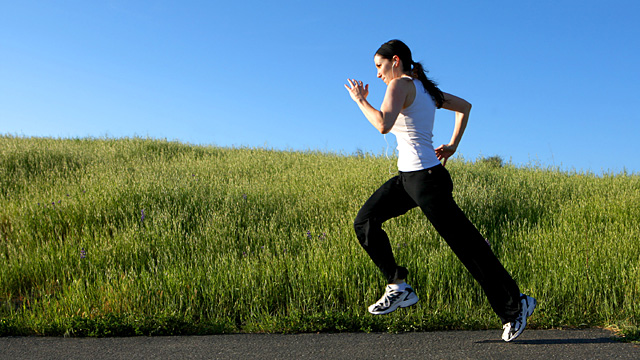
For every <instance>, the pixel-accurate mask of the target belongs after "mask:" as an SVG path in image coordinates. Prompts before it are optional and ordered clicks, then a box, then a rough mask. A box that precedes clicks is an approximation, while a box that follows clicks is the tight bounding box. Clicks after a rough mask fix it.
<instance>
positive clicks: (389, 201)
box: [354, 176, 416, 284]
mask: <svg viewBox="0 0 640 360" xmlns="http://www.w3.org/2000/svg"><path fill="white" fill-rule="evenodd" d="M414 207H416V203H415V202H414V201H413V200H412V199H411V197H409V195H408V194H407V193H406V192H405V190H404V188H403V186H402V183H401V181H400V177H399V176H396V177H394V178H392V179H390V180H389V181H387V182H386V183H384V184H383V185H382V186H381V187H380V188H379V189H378V190H376V192H375V193H373V195H371V197H370V198H369V199H368V200H367V201H366V202H365V204H364V205H363V206H362V208H361V209H360V211H359V212H358V215H357V216H356V219H355V221H354V229H355V231H356V236H357V237H358V241H359V242H360V244H361V245H362V247H363V248H364V249H365V250H366V252H367V254H369V257H371V260H373V262H374V263H375V264H376V266H378V268H379V269H380V270H381V271H382V274H383V275H384V277H385V278H386V280H387V283H388V284H391V283H393V282H395V281H396V280H398V279H405V278H406V277H407V273H408V271H407V269H406V268H404V267H402V266H398V265H397V264H396V260H395V258H394V256H393V251H392V249H391V244H390V242H389V237H388V236H387V233H386V232H385V231H384V230H382V223H383V222H385V221H387V220H389V219H391V218H393V217H396V216H400V215H402V214H404V213H406V212H407V211H409V210H410V209H412V208H414Z"/></svg>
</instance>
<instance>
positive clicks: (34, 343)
mask: <svg viewBox="0 0 640 360" xmlns="http://www.w3.org/2000/svg"><path fill="white" fill-rule="evenodd" d="M381 358H392V359H393V358H397V359H514V358H526V359H640V346H639V345H635V344H632V343H624V342H620V341H617V340H615V339H613V333H612V332H610V331H607V330H603V329H581V330H527V331H525V333H523V334H522V336H521V337H520V338H518V339H516V340H515V341H514V342H512V343H505V342H503V341H502V340H500V331H498V330H492V331H447V332H441V331H440V332H420V333H403V334H388V333H370V334H365V333H336V334H326V333H321V334H294V335H274V334H257V335H255V334H234V335H213V336H175V337H127V338H62V337H58V338H53V337H4V338H0V359H12V360H14V359H15V360H17V359H91V360H99V359H350V360H352V359H381Z"/></svg>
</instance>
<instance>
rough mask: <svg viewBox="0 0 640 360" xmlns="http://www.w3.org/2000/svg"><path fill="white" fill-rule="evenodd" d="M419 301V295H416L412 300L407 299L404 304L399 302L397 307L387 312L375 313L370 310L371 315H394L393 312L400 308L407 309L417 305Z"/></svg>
mask: <svg viewBox="0 0 640 360" xmlns="http://www.w3.org/2000/svg"><path fill="white" fill-rule="evenodd" d="M413 294H414V295H415V293H413ZM418 300H419V299H418V295H415V296H414V297H412V298H411V299H405V300H403V301H402V302H399V303H398V304H397V305H395V306H392V307H390V308H388V309H387V310H383V311H375V312H374V311H371V310H369V313H371V314H372V315H385V314H388V313H392V312H394V311H396V310H398V308H406V307H409V306H412V305H415V304H416V303H417V302H418Z"/></svg>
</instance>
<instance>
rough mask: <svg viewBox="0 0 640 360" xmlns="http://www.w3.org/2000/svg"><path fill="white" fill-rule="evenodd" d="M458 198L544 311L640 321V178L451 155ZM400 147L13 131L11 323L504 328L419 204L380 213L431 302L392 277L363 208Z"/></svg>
mask: <svg viewBox="0 0 640 360" xmlns="http://www.w3.org/2000/svg"><path fill="white" fill-rule="evenodd" d="M447 167H448V169H449V171H450V172H451V174H452V177H453V179H454V191H455V197H456V199H457V201H458V203H459V205H460V206H461V207H462V208H463V210H465V212H466V213H467V214H468V216H469V217H470V218H471V220H472V221H473V222H474V223H475V224H476V226H477V227H478V228H479V229H480V230H481V232H482V233H483V234H485V235H486V237H487V238H488V239H489V241H490V243H491V247H492V249H493V250H494V252H495V253H496V254H497V256H498V257H499V258H500V260H501V261H502V263H503V264H504V265H505V267H506V268H507V269H508V270H509V271H510V272H511V273H512V275H513V276H514V278H515V279H516V281H517V282H518V284H519V285H520V287H521V290H522V291H523V292H526V293H528V294H531V295H532V296H534V297H536V298H538V300H539V307H538V308H537V310H536V313H535V315H534V316H533V317H532V318H531V319H530V321H531V322H530V325H529V326H532V327H539V328H548V327H574V326H585V325H586V326H614V327H619V328H630V329H637V326H638V323H639V321H640V305H639V303H638V302H637V301H636V299H637V298H638V297H639V295H640V270H639V266H638V264H639V260H640V243H639V241H638V239H639V238H640V225H639V222H638V219H640V207H639V206H638V204H639V203H640V177H639V176H637V175H628V174H622V175H613V174H608V175H603V176H595V175H593V174H582V173H566V172H561V171H557V170H551V169H541V168H535V167H532V168H517V167H514V166H512V165H509V164H507V165H504V166H502V164H497V163H496V162H483V161H478V162H476V163H471V162H467V161H464V160H463V159H458V160H457V161H451V162H449V164H448V165H447ZM388 168H389V160H387V159H384V158H380V157H376V156H371V155H364V156H347V155H337V154H324V153H316V152H287V151H272V150H267V149H250V148H242V149H230V148H217V147H205V146H194V145H187V144H182V143H178V142H168V141H162V140H145V139H137V138H136V139H70V140H56V139H43V138H20V137H12V136H3V137H0V334H4V335H8V334H45V335H61V334H68V335H96V336H104V335H132V334H187V333H190V334H193V333H220V332H237V331H246V332H296V331H411V330H433V329H487V328H498V327H499V326H500V323H499V320H498V318H497V317H496V316H495V315H494V314H493V313H492V311H491V309H490V307H489V305H488V303H487V301H486V299H485V297H484V295H483V294H482V290H481V289H480V288H479V287H478V285H477V284H476V283H475V282H474V281H473V279H472V278H471V276H470V275H469V274H468V273H467V272H466V270H464V268H463V266H462V265H461V264H460V262H459V261H458V260H457V258H456V257H455V256H454V255H453V253H452V252H451V250H450V249H449V248H448V246H447V245H446V243H445V242H444V241H443V240H442V239H441V238H440V237H439V236H438V235H437V233H436V232H435V230H434V229H433V227H432V226H431V225H430V224H429V223H428V221H427V220H426V219H425V217H424V216H423V215H422V214H421V213H420V212H419V211H418V210H413V211H411V212H409V213H408V214H406V215H405V216H403V217H400V218H396V219H393V220H390V221H389V222H387V223H386V226H385V229H386V230H387V231H388V233H389V235H390V237H391V239H392V244H393V246H394V249H395V254H396V258H397V260H398V262H399V263H401V264H403V265H405V266H407V267H408V268H409V270H410V272H411V276H410V279H409V281H410V283H411V284H412V285H413V286H414V288H415V290H416V291H417V293H418V295H419V296H420V298H421V301H420V302H419V303H418V305H417V306H415V307H413V308H410V309H403V310H402V311H397V312H395V313H392V314H390V315H388V316H380V317H374V316H371V315H369V314H368V313H367V312H366V306H367V305H369V304H370V303H372V302H374V301H375V300H377V299H378V298H379V297H380V295H381V293H382V291H383V286H384V283H383V279H382V276H381V275H380V274H379V273H378V270H377V269H376V268H375V266H374V265H373V263H372V262H371V261H370V260H369V258H368V257H367V255H366V253H365V252H364V251H363V250H362V249H361V248H360V245H359V244H358V243H357V240H356V239H355V235H354V233H353V229H352V224H351V222H352V219H353V218H354V217H355V214H356V213H357V211H358V209H359V207H360V206H361V205H362V203H363V202H364V201H365V200H366V199H367V197H368V196H369V195H370V194H371V193H372V192H373V191H374V190H375V189H376V188H377V187H378V186H379V185H380V184H382V183H383V182H384V181H385V180H386V179H387V178H388V177H390V175H389V173H388Z"/></svg>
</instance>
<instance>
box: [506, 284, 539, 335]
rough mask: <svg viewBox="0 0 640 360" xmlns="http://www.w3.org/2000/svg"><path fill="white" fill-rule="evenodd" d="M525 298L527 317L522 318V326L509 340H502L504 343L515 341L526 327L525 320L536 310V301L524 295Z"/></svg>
mask: <svg viewBox="0 0 640 360" xmlns="http://www.w3.org/2000/svg"><path fill="white" fill-rule="evenodd" d="M525 296H526V297H527V300H526V301H527V316H525V317H524V321H523V322H522V326H521V327H520V329H519V330H518V331H516V333H515V334H513V336H512V337H511V338H510V339H509V340H504V341H506V342H511V341H513V340H515V339H516V338H517V337H518V336H520V334H522V332H523V331H524V328H525V327H527V319H528V318H529V316H531V315H533V312H534V311H535V310H536V305H538V301H537V300H536V299H534V298H532V297H531V296H528V295H525Z"/></svg>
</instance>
